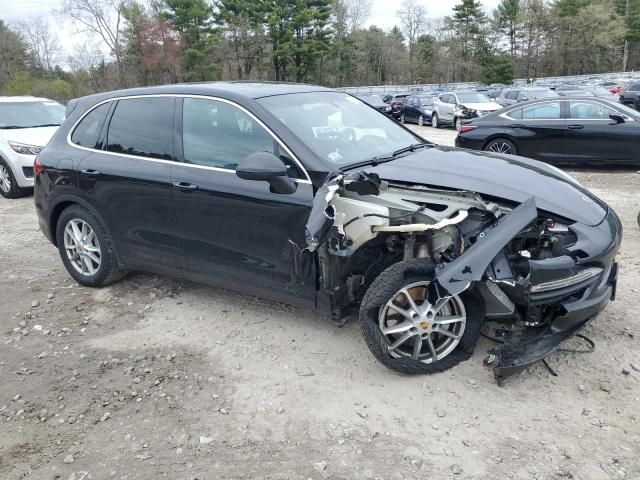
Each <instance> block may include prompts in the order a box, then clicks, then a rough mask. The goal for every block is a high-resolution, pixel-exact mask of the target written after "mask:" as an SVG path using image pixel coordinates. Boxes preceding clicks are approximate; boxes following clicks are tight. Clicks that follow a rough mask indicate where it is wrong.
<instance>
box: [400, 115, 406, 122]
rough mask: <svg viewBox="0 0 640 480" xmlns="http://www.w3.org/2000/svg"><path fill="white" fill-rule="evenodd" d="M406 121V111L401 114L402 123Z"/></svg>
mask: <svg viewBox="0 0 640 480" xmlns="http://www.w3.org/2000/svg"><path fill="white" fill-rule="evenodd" d="M405 122H406V118H405V116H404V113H402V114H400V123H401V124H403V125H404V124H405Z"/></svg>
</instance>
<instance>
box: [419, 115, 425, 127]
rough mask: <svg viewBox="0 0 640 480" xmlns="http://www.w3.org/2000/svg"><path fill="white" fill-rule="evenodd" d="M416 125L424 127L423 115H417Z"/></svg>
mask: <svg viewBox="0 0 640 480" xmlns="http://www.w3.org/2000/svg"><path fill="white" fill-rule="evenodd" d="M418 125H420V126H421V127H424V117H423V116H422V115H420V116H419V117H418Z"/></svg>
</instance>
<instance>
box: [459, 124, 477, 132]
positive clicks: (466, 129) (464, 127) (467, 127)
mask: <svg viewBox="0 0 640 480" xmlns="http://www.w3.org/2000/svg"><path fill="white" fill-rule="evenodd" d="M476 128H478V126H477V125H462V126H461V127H460V130H459V132H460V133H467V132H470V131H472V130H475V129H476Z"/></svg>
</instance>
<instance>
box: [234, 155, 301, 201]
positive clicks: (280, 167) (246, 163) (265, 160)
mask: <svg viewBox="0 0 640 480" xmlns="http://www.w3.org/2000/svg"><path fill="white" fill-rule="evenodd" d="M236 175H237V176H238V177H240V178H242V179H243V180H258V181H263V182H268V183H269V185H270V186H271V191H272V192H273V193H282V194H292V193H294V192H295V191H296V188H297V184H296V182H294V181H293V180H292V179H291V178H290V177H289V173H288V172H287V166H286V165H285V164H284V162H283V161H282V160H280V159H279V158H278V157H276V156H275V155H273V154H271V153H267V152H256V153H252V154H251V155H249V156H247V157H245V158H243V159H242V160H240V163H238V168H236Z"/></svg>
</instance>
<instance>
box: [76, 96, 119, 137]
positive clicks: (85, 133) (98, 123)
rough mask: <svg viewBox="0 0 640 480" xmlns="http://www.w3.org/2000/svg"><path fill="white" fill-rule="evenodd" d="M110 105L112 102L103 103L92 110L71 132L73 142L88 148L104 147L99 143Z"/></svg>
mask: <svg viewBox="0 0 640 480" xmlns="http://www.w3.org/2000/svg"><path fill="white" fill-rule="evenodd" d="M110 105H111V103H110V102H107V103H103V104H102V105H100V106H99V107H96V108H94V109H93V110H91V111H90V112H89V113H88V114H87V115H86V116H85V117H84V118H83V119H82V120H81V121H80V123H79V124H78V126H77V127H76V128H75V130H74V131H73V133H72V134H71V142H73V143H74V144H76V145H79V146H81V147H86V148H102V146H101V145H98V139H99V137H100V131H101V130H102V125H103V124H104V119H105V117H106V116H107V112H109V106H110Z"/></svg>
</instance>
